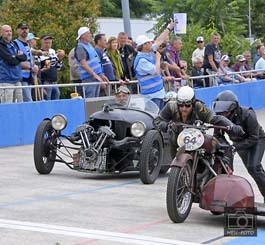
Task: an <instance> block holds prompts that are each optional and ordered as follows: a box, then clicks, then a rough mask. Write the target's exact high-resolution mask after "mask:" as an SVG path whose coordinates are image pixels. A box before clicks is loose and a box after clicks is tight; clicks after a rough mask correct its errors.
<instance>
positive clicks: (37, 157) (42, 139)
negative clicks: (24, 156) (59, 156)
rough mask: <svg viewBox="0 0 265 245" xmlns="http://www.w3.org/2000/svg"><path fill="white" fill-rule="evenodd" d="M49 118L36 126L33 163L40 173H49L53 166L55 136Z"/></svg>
mask: <svg viewBox="0 0 265 245" xmlns="http://www.w3.org/2000/svg"><path fill="white" fill-rule="evenodd" d="M53 132H54V129H53V128H52V125H51V121H50V120H44V121H42V122H41V123H40V125H39V126H38V128H37V132H36V134H35V140H34V163H35V168H36V170H37V171H38V172H39V173H40V174H49V173H50V172H51V171H52V169H53V166H54V162H55V158H56V152H57V148H56V142H57V138H56V136H54V135H53Z"/></svg>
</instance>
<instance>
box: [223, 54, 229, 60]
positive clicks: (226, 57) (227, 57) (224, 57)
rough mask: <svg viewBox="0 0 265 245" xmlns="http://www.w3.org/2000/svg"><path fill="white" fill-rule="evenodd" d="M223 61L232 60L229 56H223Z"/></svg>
mask: <svg viewBox="0 0 265 245" xmlns="http://www.w3.org/2000/svg"><path fill="white" fill-rule="evenodd" d="M221 60H224V61H230V58H229V56H228V55H226V54H225V55H223V56H222V57H221Z"/></svg>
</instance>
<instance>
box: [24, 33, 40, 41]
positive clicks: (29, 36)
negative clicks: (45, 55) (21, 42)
mask: <svg viewBox="0 0 265 245" xmlns="http://www.w3.org/2000/svg"><path fill="white" fill-rule="evenodd" d="M32 39H35V40H40V38H39V37H36V36H35V35H34V34H33V33H31V32H30V33H29V34H28V36H27V41H29V40H32Z"/></svg>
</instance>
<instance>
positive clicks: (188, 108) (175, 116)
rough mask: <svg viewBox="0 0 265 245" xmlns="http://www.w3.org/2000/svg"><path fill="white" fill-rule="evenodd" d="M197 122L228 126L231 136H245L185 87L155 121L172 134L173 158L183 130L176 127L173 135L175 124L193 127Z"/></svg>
mask: <svg viewBox="0 0 265 245" xmlns="http://www.w3.org/2000/svg"><path fill="white" fill-rule="evenodd" d="M196 120H200V121H202V122H203V123H211V124H214V125H220V126H227V127H228V130H229V134H231V135H243V134H244V131H243V130H242V128H241V127H240V126H239V125H235V124H233V123H232V122H231V121H230V120H229V119H227V118H226V117H224V116H221V115H215V114H214V113H213V112H212V111H211V110H210V109H208V108H207V107H206V105H205V104H204V103H203V102H202V101H200V100H198V99H196V98H195V94H194V91H193V89H192V88H191V87H189V86H183V87H181V88H180V89H179V91H178V95H177V99H176V100H171V101H169V102H168V103H167V104H166V105H165V107H164V108H163V109H162V110H161V111H160V113H159V115H158V117H157V118H156V119H155V120H154V124H155V126H156V127H158V128H159V129H161V130H162V131H164V132H166V131H168V130H169V132H170V145H171V156H172V158H174V157H175V155H176V149H177V137H178V134H179V133H180V132H181V130H182V127H178V126H177V127H175V126H174V133H172V130H171V128H172V125H175V124H174V123H176V122H180V123H185V124H190V125H192V124H194V123H195V121H196Z"/></svg>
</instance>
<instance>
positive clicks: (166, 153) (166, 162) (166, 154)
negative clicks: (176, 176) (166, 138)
mask: <svg viewBox="0 0 265 245" xmlns="http://www.w3.org/2000/svg"><path fill="white" fill-rule="evenodd" d="M172 160H173V159H172V157H171V154H170V146H169V145H167V146H164V150H163V162H162V165H161V169H160V174H166V173H167V171H168V170H169V168H170V164H171V162H172Z"/></svg>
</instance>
